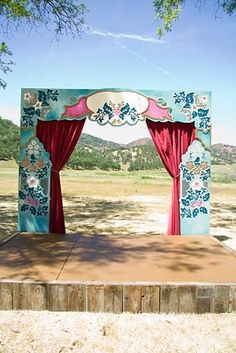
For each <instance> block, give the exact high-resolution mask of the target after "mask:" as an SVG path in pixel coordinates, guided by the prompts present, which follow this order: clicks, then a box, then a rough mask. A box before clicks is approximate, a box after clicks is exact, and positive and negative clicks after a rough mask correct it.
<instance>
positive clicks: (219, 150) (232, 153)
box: [211, 143, 236, 164]
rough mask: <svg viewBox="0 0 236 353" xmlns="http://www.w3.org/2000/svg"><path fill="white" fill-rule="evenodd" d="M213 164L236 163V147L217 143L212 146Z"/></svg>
mask: <svg viewBox="0 0 236 353" xmlns="http://www.w3.org/2000/svg"><path fill="white" fill-rule="evenodd" d="M211 150H212V164H233V163H236V146H230V145H224V144H223V143H217V144H215V145H212V147H211Z"/></svg>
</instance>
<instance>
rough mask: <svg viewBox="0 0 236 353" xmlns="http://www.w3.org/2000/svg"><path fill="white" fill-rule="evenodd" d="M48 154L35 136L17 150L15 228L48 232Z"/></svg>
mask: <svg viewBox="0 0 236 353" xmlns="http://www.w3.org/2000/svg"><path fill="white" fill-rule="evenodd" d="M49 157H50V156H49V153H48V152H46V151H45V150H44V147H43V145H42V143H41V142H40V141H39V139H38V138H32V139H30V140H29V141H28V143H27V144H26V145H25V146H24V147H23V148H22V149H21V151H20V166H19V211H18V228H19V231H22V232H23V231H24V232H25V231H27V232H32V233H35V232H42V233H44V232H45V233H49V211H50V176H51V162H50V158H49Z"/></svg>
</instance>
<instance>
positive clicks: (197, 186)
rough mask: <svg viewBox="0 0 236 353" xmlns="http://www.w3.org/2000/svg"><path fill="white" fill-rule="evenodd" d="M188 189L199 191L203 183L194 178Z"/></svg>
mask: <svg viewBox="0 0 236 353" xmlns="http://www.w3.org/2000/svg"><path fill="white" fill-rule="evenodd" d="M190 187H191V188H192V189H193V190H201V188H202V187H203V181H202V180H201V179H199V178H195V179H193V180H192V181H191V182H190Z"/></svg>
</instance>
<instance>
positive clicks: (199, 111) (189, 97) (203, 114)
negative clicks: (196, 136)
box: [173, 91, 211, 133]
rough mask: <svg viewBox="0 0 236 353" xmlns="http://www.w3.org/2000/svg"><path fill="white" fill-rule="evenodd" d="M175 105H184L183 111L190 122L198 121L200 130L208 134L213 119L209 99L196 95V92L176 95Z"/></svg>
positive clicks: (197, 124)
mask: <svg viewBox="0 0 236 353" xmlns="http://www.w3.org/2000/svg"><path fill="white" fill-rule="evenodd" d="M173 98H174V100H175V104H180V103H181V105H182V109H181V111H182V112H183V114H184V115H185V116H186V118H187V120H188V121H196V126H197V128H198V130H201V131H203V132H204V133H208V131H209V130H210V128H211V119H210V116H209V108H208V97H207V96H204V95H203V96H199V95H194V92H190V93H185V92H184V91H183V92H179V93H175V94H174V96H173Z"/></svg>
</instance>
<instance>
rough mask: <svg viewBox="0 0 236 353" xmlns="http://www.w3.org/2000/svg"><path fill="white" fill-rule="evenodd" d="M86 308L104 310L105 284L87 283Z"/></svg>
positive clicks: (93, 310) (97, 310)
mask: <svg viewBox="0 0 236 353" xmlns="http://www.w3.org/2000/svg"><path fill="white" fill-rule="evenodd" d="M86 299H87V300H86V302H87V303H86V304H87V305H86V310H87V311H92V312H104V285H87V297H86Z"/></svg>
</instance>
